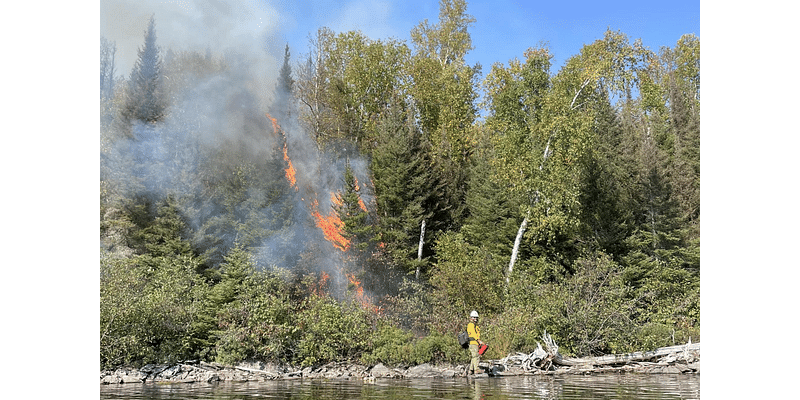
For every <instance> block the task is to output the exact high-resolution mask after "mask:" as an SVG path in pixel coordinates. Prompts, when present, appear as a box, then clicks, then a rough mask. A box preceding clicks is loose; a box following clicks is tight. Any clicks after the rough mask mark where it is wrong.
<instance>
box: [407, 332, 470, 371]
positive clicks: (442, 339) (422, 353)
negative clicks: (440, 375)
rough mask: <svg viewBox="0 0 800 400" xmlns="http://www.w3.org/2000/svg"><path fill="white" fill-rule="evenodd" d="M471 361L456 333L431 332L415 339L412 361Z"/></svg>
mask: <svg viewBox="0 0 800 400" xmlns="http://www.w3.org/2000/svg"><path fill="white" fill-rule="evenodd" d="M466 361H469V353H468V352H466V351H465V350H464V349H463V348H462V347H461V346H460V345H459V344H458V341H457V340H456V335H455V334H442V333H439V332H431V333H429V334H428V335H427V336H424V337H421V338H418V339H417V340H415V341H414V346H413V348H412V350H411V362H412V363H413V364H423V363H463V362H466Z"/></svg>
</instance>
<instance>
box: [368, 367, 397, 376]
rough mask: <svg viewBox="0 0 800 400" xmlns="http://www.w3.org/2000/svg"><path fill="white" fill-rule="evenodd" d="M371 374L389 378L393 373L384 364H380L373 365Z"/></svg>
mask: <svg viewBox="0 0 800 400" xmlns="http://www.w3.org/2000/svg"><path fill="white" fill-rule="evenodd" d="M369 374H370V375H371V376H374V377H376V378H387V377H390V376H392V375H393V373H392V370H390V369H389V368H388V367H386V366H385V365H383V364H378V365H376V366H374V367H372V369H371V370H370V371H369Z"/></svg>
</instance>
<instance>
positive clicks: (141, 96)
mask: <svg viewBox="0 0 800 400" xmlns="http://www.w3.org/2000/svg"><path fill="white" fill-rule="evenodd" d="M161 68H162V62H161V56H160V54H159V48H158V46H157V45H156V22H155V16H151V17H150V23H149V24H148V26H147V30H146V31H145V35H144V45H143V46H142V47H141V48H140V49H139V56H138V58H137V59H136V63H135V64H134V66H133V70H132V71H131V77H130V82H129V86H128V93H127V98H126V104H125V107H124V109H123V115H124V116H125V117H126V118H127V119H128V120H130V121H133V120H139V121H141V122H145V123H155V122H158V121H160V120H161V119H162V118H163V117H164V114H165V112H166V99H165V98H164V94H163V88H162V73H161V72H162V71H161Z"/></svg>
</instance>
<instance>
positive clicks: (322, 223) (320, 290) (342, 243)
mask: <svg viewBox="0 0 800 400" xmlns="http://www.w3.org/2000/svg"><path fill="white" fill-rule="evenodd" d="M266 116H267V118H269V119H270V121H272V129H273V132H274V133H275V135H280V136H281V137H282V138H283V160H284V161H285V162H286V169H285V173H286V180H287V181H288V182H289V184H290V185H291V186H292V187H294V189H295V190H296V191H297V190H299V189H298V185H297V171H296V170H295V168H294V165H293V164H292V160H291V159H290V158H289V151H288V145H287V140H286V133H285V132H284V131H283V129H281V127H280V125H279V124H278V120H277V119H275V118H273V117H272V116H271V115H269V114H266ZM355 189H356V192H360V191H361V186H360V184H359V183H358V179H356V180H355ZM309 193H313V191H309ZM313 196H314V197H316V195H315V194H314V195H313ZM303 201H305V198H303ZM330 203H331V205H333V206H334V207H339V206H341V205H342V204H343V202H342V197H341V195H340V194H337V193H336V192H331V195H330ZM358 205H359V207H361V209H362V210H364V211H367V206H366V204H364V200H363V199H362V198H361V196H359V199H358ZM311 215H312V216H313V218H314V222H315V224H316V225H317V227H318V228H319V229H320V230H321V231H322V234H323V236H324V237H325V239H326V240H327V241H328V242H330V243H331V244H332V245H333V246H334V247H336V248H337V249H339V250H340V251H342V252H346V251H347V250H348V249H349V248H350V240H349V239H347V238H346V237H344V222H343V221H342V220H341V219H340V218H339V216H338V214H337V213H336V212H335V211H334V210H330V213H329V215H327V216H325V215H323V214H322V213H320V212H319V201H318V200H317V199H316V198H314V199H312V200H311ZM338 273H340V274H343V275H345V276H346V277H347V280H348V281H349V283H350V285H351V287H352V290H353V293H354V296H355V300H356V301H357V302H358V303H360V304H361V306H362V307H363V308H364V309H367V310H371V311H373V312H374V313H376V314H378V313H381V312H382V309H381V308H380V307H378V306H376V305H373V300H372V298H371V297H370V296H369V295H367V294H366V293H364V287H363V286H362V285H361V281H359V280H357V279H356V277H355V275H353V274H348V273H344V271H343V269H342V268H341V267H338ZM329 282H330V275H329V274H328V273H327V272H325V271H322V272H321V273H320V277H319V280H318V281H317V283H316V284H314V285H312V287H310V288H309V289H310V290H311V292H312V293H314V294H316V295H319V296H322V295H323V294H324V292H325V291H326V289H328V286H329Z"/></svg>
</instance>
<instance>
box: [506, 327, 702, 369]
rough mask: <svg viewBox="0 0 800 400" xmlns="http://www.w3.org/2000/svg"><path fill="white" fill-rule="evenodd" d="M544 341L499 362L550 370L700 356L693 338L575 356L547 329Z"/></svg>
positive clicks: (695, 358) (692, 359)
mask: <svg viewBox="0 0 800 400" xmlns="http://www.w3.org/2000/svg"><path fill="white" fill-rule="evenodd" d="M542 341H543V342H544V347H542V345H541V344H540V343H537V348H536V350H535V351H534V352H533V353H530V354H524V353H517V354H514V355H509V356H507V357H505V358H502V359H501V360H499V361H498V363H497V364H499V365H503V366H504V367H505V368H508V367H509V366H515V367H518V368H521V369H522V370H524V371H526V372H530V371H533V370H543V371H548V370H552V369H554V368H555V366H565V367H599V366H612V365H624V364H629V363H634V362H645V361H654V360H656V359H660V360H659V361H660V362H662V363H663V362H667V363H671V362H675V361H682V362H686V363H691V362H694V361H697V360H699V352H700V343H692V342H691V340H690V341H689V343H687V344H683V345H677V346H669V347H661V348H658V349H655V350H651V351H637V352H633V353H627V354H611V355H605V356H599V357H582V358H572V357H564V356H562V355H561V354H560V353H559V352H558V345H557V344H556V342H555V341H554V340H553V338H551V337H550V335H548V334H547V332H545V333H544V334H543V335H542Z"/></svg>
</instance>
